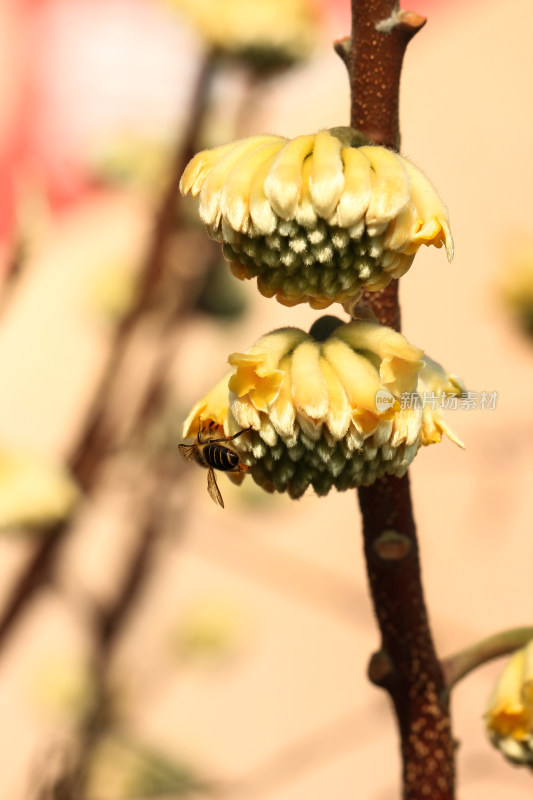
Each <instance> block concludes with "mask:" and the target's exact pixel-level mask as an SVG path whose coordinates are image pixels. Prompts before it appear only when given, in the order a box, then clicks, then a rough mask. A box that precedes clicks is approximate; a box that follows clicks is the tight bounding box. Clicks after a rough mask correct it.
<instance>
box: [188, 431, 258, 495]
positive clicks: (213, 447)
mask: <svg viewBox="0 0 533 800" xmlns="http://www.w3.org/2000/svg"><path fill="white" fill-rule="evenodd" d="M249 430H250V428H244V429H243V430H242V431H239V432H238V433H235V434H233V436H222V437H221V438H219V439H204V440H202V439H201V438H200V428H198V436H197V440H196V442H195V443H194V444H179V445H178V450H179V451H180V453H181V455H182V457H183V458H184V460H185V461H196V462H197V463H198V464H201V466H202V467H207V469H208V472H207V491H208V492H209V497H210V498H211V499H212V500H214V502H215V503H218V505H219V506H222V508H224V500H223V499H222V495H221V493H220V489H219V488H218V484H217V479H216V477H215V472H214V470H215V469H219V470H221V471H222V472H245V471H246V470H247V469H248V467H246V466H245V465H244V464H241V463H240V461H239V454H238V453H236V452H235V450H232V449H231V447H226V446H225V445H224V444H221V442H231V441H232V440H233V439H236V438H237V437H238V436H241V434H243V433H246V431H249Z"/></svg>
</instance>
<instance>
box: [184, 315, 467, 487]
mask: <svg viewBox="0 0 533 800" xmlns="http://www.w3.org/2000/svg"><path fill="white" fill-rule="evenodd" d="M422 355H423V352H422V350H419V349H418V348H416V347H413V346H412V345H411V344H409V342H408V341H407V340H406V339H405V338H404V337H403V336H402V335H401V334H399V333H397V332H396V331H394V330H392V329H391V328H387V327H385V326H383V325H380V324H379V323H377V322H367V321H355V322H351V323H347V324H344V323H342V322H341V321H340V320H338V319H336V318H335V317H330V316H327V317H323V318H321V319H320V320H318V321H317V322H316V323H315V324H314V325H313V326H312V328H311V330H310V332H309V333H308V334H307V333H305V332H304V331H302V330H299V329H298V328H283V329H280V330H277V331H273V332H272V333H269V334H266V336H263V337H262V338H261V339H259V340H258V342H257V343H256V344H255V345H254V346H253V347H251V348H250V349H249V350H248V351H247V352H246V353H233V354H232V355H231V356H230V357H229V362H230V364H231V365H232V366H233V367H234V370H233V372H231V373H229V374H228V375H226V376H225V377H224V378H223V379H222V380H221V381H219V383H218V384H217V386H216V387H215V389H213V390H212V391H211V392H209V393H208V394H207V395H206V397H204V398H203V399H202V400H200V401H199V402H198V403H197V404H196V405H195V406H194V408H193V409H192V410H191V412H190V414H189V416H188V418H187V419H186V421H185V423H184V426H183V437H184V438H189V437H193V436H195V435H196V434H197V432H198V429H199V426H200V427H201V433H202V436H203V437H204V438H205V437H206V436H207V437H212V438H215V436H229V435H231V434H234V433H237V432H238V431H239V430H243V429H247V428H250V430H249V431H248V432H246V433H244V434H242V436H239V437H238V438H237V439H235V440H233V442H232V443H231V447H232V448H233V449H235V450H236V451H237V452H238V453H239V457H240V460H241V462H242V463H243V464H245V465H246V466H248V467H249V474H251V475H252V477H253V478H254V480H255V481H256V483H258V484H259V485H260V486H262V487H263V488H265V489H267V490H268V491H278V492H284V491H287V492H288V493H289V495H290V496H291V497H294V498H296V497H300V496H301V495H302V494H303V493H304V492H305V490H306V489H307V488H308V486H310V485H311V486H313V488H314V490H315V491H316V493H317V494H319V495H324V494H327V493H328V492H329V490H330V489H331V488H332V487H333V486H334V487H335V488H337V489H338V490H344V489H348V488H351V487H355V486H361V485H368V484H370V483H373V481H375V480H376V478H378V477H380V476H381V475H384V474H391V475H398V476H401V475H403V474H404V473H405V472H406V470H407V468H408V466H409V464H410V463H411V461H412V460H413V458H414V456H415V455H416V452H417V450H418V449H419V447H420V446H421V445H422V444H430V443H431V442H432V441H438V440H439V439H440V435H439V436H438V437H436V436H433V437H431V436H426V437H423V435H422V426H423V420H424V419H425V416H426V415H427V418H428V420H429V422H428V423H427V424H428V425H429V424H430V422H431V419H432V417H435V419H436V420H437V421H436V422H435V425H438V426H439V428H438V429H439V431H442V432H444V433H447V434H448V435H449V436H450V438H452V439H453V440H454V441H458V440H457V439H456V438H455V437H454V435H453V433H451V432H450V431H449V430H448V428H447V426H446V425H445V424H442V423H441V422H440V421H439V420H440V416H439V411H438V409H437V410H435V411H433V410H431V409H430V410H429V411H426V409H424V411H423V410H422V408H421V405H420V404H416V403H415V404H413V405H409V406H404V404H403V403H402V402H401V400H402V395H405V394H408V395H410V394H413V395H414V396H416V397H418V395H417V394H416V393H417V390H419V373H420V370H422V369H424V367H425V365H424V361H423V360H422ZM432 363H433V364H434V362H432ZM437 366H438V365H435V367H437ZM439 369H441V368H439ZM434 373H435V374H434V375H433V376H432V385H433V386H435V387H437V386H438V381H439V375H438V373H437V371H436V370H434ZM441 381H442V384H443V386H445V387H446V390H447V389H448V387H449V386H450V385H452V384H451V382H450V378H449V376H447V375H446V373H445V372H444V371H443V370H442V378H441ZM442 391H444V390H442ZM454 391H456V392H457V393H459V392H460V389H458V388H457V389H454ZM240 477H244V475H243V474H242V473H241V476H240Z"/></svg>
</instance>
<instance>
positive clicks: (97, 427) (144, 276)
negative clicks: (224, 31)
mask: <svg viewBox="0 0 533 800" xmlns="http://www.w3.org/2000/svg"><path fill="white" fill-rule="evenodd" d="M212 75H213V61H212V59H211V58H208V59H206V62H205V64H204V66H203V68H202V70H201V74H200V76H199V80H198V85H197V90H196V95H195V105H194V109H193V112H192V114H191V116H190V119H189V124H188V128H187V131H186V133H185V135H184V137H183V138H182V140H181V141H180V143H179V145H178V148H177V152H176V156H175V161H174V165H173V168H172V174H171V177H170V180H169V183H168V186H167V189H166V191H165V194H164V196H163V199H162V203H161V206H160V210H159V213H158V215H157V218H156V221H155V225H154V231H153V235H152V240H151V245H150V248H149V252H148V253H147V257H146V261H145V265H144V268H143V270H142V271H141V276H140V281H139V286H138V290H137V297H136V300H135V302H134V303H133V305H132V308H131V309H130V311H129V313H128V314H127V315H126V317H125V318H124V319H123V321H122V322H121V324H120V326H119V329H118V331H117V334H116V337H115V342H114V346H113V351H112V353H111V355H110V358H109V360H108V363H107V366H106V370H105V373H104V376H103V378H102V381H101V384H100V387H99V389H98V392H97V395H96V397H95V401H94V402H93V407H92V410H91V412H90V413H89V415H88V418H87V421H86V423H85V426H84V429H83V431H82V432H81V435H80V439H79V442H78V445H77V447H76V449H75V451H74V453H73V455H72V457H71V459H70V468H71V471H72V473H73V475H74V477H75V479H76V480H77V481H78V483H79V484H80V485H81V487H82V488H83V489H84V490H85V492H87V493H89V492H91V491H92V490H93V488H94V486H95V485H96V483H97V477H98V475H99V469H100V466H101V465H102V464H103V462H104V460H105V458H106V456H107V455H108V454H109V452H110V451H111V450H112V449H113V447H114V446H115V441H114V439H115V437H114V431H113V429H112V427H111V423H110V418H111V414H110V411H111V406H112V404H113V388H114V385H115V381H116V379H117V375H118V376H119V377H120V367H121V365H122V363H123V361H124V357H125V354H126V353H127V352H128V349H129V345H130V343H131V341H132V340H133V338H134V335H135V333H136V331H137V330H138V328H139V327H140V325H141V324H142V323H143V322H144V319H145V317H146V315H147V314H148V313H150V310H151V304H152V302H153V299H154V296H155V294H156V291H157V289H158V287H159V286H160V284H161V280H162V278H163V274H164V271H165V267H166V266H168V260H167V259H166V258H165V256H166V255H167V254H166V247H167V244H168V242H169V240H170V238H171V236H172V234H173V232H174V231H175V229H176V226H177V220H176V203H177V199H178V197H179V192H178V191H177V187H178V184H179V179H180V177H181V174H182V172H183V168H184V166H185V165H186V163H187V161H188V160H189V158H190V155H191V153H192V152H193V151H194V149H195V146H194V141H195V139H196V137H197V134H198V129H199V126H200V121H201V119H202V118H203V115H204V111H205V103H206V98H207V94H208V91H209V87H210V83H211V78H212ZM189 300H190V295H189V294H188V293H187V292H185V291H184V292H182V296H181V298H179V299H178V300H177V302H176V306H175V307H174V309H173V314H174V315H176V314H178V315H179V312H181V313H183V311H184V310H185V308H186V307H187V305H188V303H189ZM148 391H151V390H150V388H149V389H148ZM69 530H70V520H66V521H63V522H59V523H57V524H54V525H52V526H50V527H49V528H48V529H47V530H46V531H43V533H42V539H41V541H40V543H39V544H38V545H37V546H36V548H35V551H34V552H33V554H32V556H31V557H30V559H29V562H28V564H27V565H26V567H25V569H24V571H23V573H22V575H21V576H20V578H19V580H18V582H17V583H16V585H15V586H14V588H13V590H12V592H11V594H10V596H9V598H8V600H7V603H6V605H5V607H4V610H3V612H2V614H1V616H0V649H1V648H2V646H3V645H4V644H5V642H6V640H7V637H8V634H9V633H10V631H11V630H12V628H13V626H14V624H15V623H16V622H17V620H18V619H19V617H20V615H21V614H22V612H23V611H24V609H25V608H26V606H27V604H28V602H29V601H30V600H31V598H32V597H33V596H34V593H35V591H36V590H37V589H38V588H39V587H40V586H42V585H43V584H44V583H45V582H46V581H47V580H48V579H49V576H50V574H51V571H52V568H53V563H54V560H55V559H56V557H57V553H58V550H59V548H60V546H61V544H62V542H63V540H64V539H65V537H66V535H67V533H68V531H69Z"/></svg>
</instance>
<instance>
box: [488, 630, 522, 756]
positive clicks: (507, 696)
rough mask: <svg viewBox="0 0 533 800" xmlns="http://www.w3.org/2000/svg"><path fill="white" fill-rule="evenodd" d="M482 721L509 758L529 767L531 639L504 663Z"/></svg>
mask: <svg viewBox="0 0 533 800" xmlns="http://www.w3.org/2000/svg"><path fill="white" fill-rule="evenodd" d="M485 724H486V727H487V733H488V735H489V738H490V740H491V741H492V743H493V744H494V745H495V747H497V748H498V749H499V750H500V751H501V752H502V753H503V755H504V756H505V757H506V758H507V759H508V760H509V761H512V762H513V763H514V764H526V765H529V766H530V767H533V640H532V641H530V642H529V644H527V645H526V647H523V648H522V649H521V650H517V651H516V653H515V654H514V655H513V656H512V657H511V658H510V659H509V661H508V662H507V664H506V665H505V667H504V669H503V672H502V673H501V675H500V677H499V679H498V682H497V684H496V687H495V689H494V691H493V693H492V696H491V698H490V700H489V703H488V709H487V712H486V714H485Z"/></svg>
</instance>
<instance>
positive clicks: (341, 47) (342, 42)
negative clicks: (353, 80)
mask: <svg viewBox="0 0 533 800" xmlns="http://www.w3.org/2000/svg"><path fill="white" fill-rule="evenodd" d="M333 49H334V50H335V52H336V53H337V55H338V56H339V57H340V58H341V59H342V60H343V61H344V63H345V65H346V66H348V56H349V55H350V51H351V49H352V37H351V36H345V37H344V39H337V40H336V41H335V42H333Z"/></svg>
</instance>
